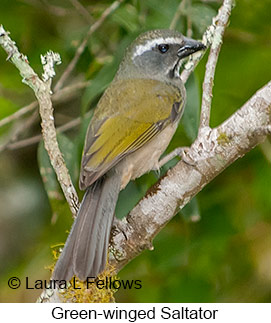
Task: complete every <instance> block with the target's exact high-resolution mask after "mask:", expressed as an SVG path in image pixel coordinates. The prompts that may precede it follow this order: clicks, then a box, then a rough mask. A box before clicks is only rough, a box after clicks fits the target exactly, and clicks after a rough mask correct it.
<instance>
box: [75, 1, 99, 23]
mask: <svg viewBox="0 0 271 323" xmlns="http://www.w3.org/2000/svg"><path fill="white" fill-rule="evenodd" d="M70 3H71V4H72V5H73V6H74V8H75V9H76V10H77V11H78V12H79V14H80V15H81V16H82V17H84V18H85V20H86V22H87V23H89V24H90V23H92V21H93V18H92V17H91V15H90V13H89V12H88V11H87V9H86V8H85V7H84V6H83V5H82V4H81V3H80V1H78V0H70Z"/></svg>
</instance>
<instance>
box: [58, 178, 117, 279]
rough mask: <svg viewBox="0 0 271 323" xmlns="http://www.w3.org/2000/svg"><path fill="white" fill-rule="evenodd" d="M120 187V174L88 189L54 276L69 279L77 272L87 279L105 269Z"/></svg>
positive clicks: (99, 180) (97, 182)
mask: <svg viewBox="0 0 271 323" xmlns="http://www.w3.org/2000/svg"><path fill="white" fill-rule="evenodd" d="M119 191H120V177H119V176H118V175H117V174H110V175H108V176H104V177H103V178H100V179H98V180H97V181H96V182H95V183H94V184H93V185H92V186H91V187H89V188H88V189H87V191H86V193H85V196H84V198H83V201H82V203H81V207H80V209H79V212H78V215H77V217H76V219H75V221H74V224H73V226H72V229H71V232H70V234H69V236H68V239H67V241H66V243H65V246H64V249H63V251H62V253H61V255H60V257H59V259H58V261H57V263H56V266H55V269H54V273H53V277H52V278H53V279H57V280H62V279H63V280H66V281H68V280H70V279H71V278H72V277H73V276H74V275H76V276H77V277H79V278H80V279H81V280H85V279H86V277H96V276H97V275H98V274H99V273H100V272H102V271H103V269H104V267H105V264H106V259H107V250H108V243H109V236H110V231H111V226H112V222H113V218H114V212H115V207H116V203H117V199H118V194H119Z"/></svg>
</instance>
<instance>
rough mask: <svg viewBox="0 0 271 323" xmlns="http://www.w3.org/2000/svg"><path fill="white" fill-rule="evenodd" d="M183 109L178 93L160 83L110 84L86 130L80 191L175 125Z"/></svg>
mask: <svg viewBox="0 0 271 323" xmlns="http://www.w3.org/2000/svg"><path fill="white" fill-rule="evenodd" d="M182 106H183V100H182V96H181V93H180V90H179V89H178V88H177V87H174V86H168V85H167V84H165V83H162V82H159V81H155V80H145V79H136V80H125V81H117V82H114V83H113V84H111V86H110V87H109V88H108V90H107V91H106V92H105V93H104V95H103V97H102V98H101V100H100V101H99V103H98V106H97V109H96V111H95V113H94V116H93V118H92V120H91V124H90V126H89V129H88V133H87V136H86V141H85V148H84V154H83V158H82V166H81V176H80V187H81V189H84V188H86V187H88V186H89V185H91V184H92V183H93V182H94V181H96V180H97V179H98V178H99V177H100V176H102V175H103V174H105V173H106V172H107V171H108V170H109V169H110V168H112V167H113V166H114V165H116V164H117V163H118V162H119V161H120V160H121V159H122V158H123V157H124V156H126V155H127V154H130V153H132V152H134V151H135V150H137V149H138V148H140V147H141V146H142V145H144V144H145V143H146V142H148V141H150V140H151V139H152V138H153V137H154V136H155V135H156V134H157V133H159V132H160V131H161V130H162V129H164V128H165V127H166V126H167V125H168V124H169V123H170V122H174V121H175V119H176V116H178V115H179V114H180V113H181V110H182Z"/></svg>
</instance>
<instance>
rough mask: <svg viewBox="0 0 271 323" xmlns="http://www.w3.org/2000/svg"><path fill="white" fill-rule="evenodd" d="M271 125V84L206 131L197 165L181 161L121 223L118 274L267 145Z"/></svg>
mask: <svg viewBox="0 0 271 323" xmlns="http://www.w3.org/2000/svg"><path fill="white" fill-rule="evenodd" d="M270 125H271V82H270V83H268V84H267V85H266V86H264V87H263V88H262V89H261V90H259V91H258V92H257V93H256V94H255V95H254V96H253V97H252V98H251V99H250V100H249V101H247V103H245V104H244V106H243V107H242V108H240V109H239V110H238V111H237V112H236V113H234V114H233V115H232V116H231V117H230V118H229V119H228V120H226V121H225V122H224V123H223V124H221V125H220V126H219V127H217V128H215V129H210V128H205V129H207V130H206V131H205V132H202V134H201V136H200V137H198V138H197V140H196V141H195V142H194V143H193V145H192V146H191V149H190V151H189V153H188V155H187V157H188V158H190V159H191V165H189V164H187V163H185V162H183V161H180V162H179V163H178V164H177V165H176V166H175V167H174V168H172V169H170V170H169V171H168V173H167V174H166V176H165V177H163V178H162V179H161V180H160V181H159V182H158V183H157V184H155V185H154V186H153V187H152V189H151V190H150V191H149V193H147V195H146V196H145V197H144V198H143V199H142V200H141V201H140V202H139V203H138V204H137V205H136V207H135V208H134V209H133V210H132V211H131V212H130V214H129V215H128V216H127V217H126V218H125V219H123V220H122V221H120V222H119V224H117V226H116V229H115V232H114V234H113V238H112V251H113V254H114V256H115V259H113V257H112V259H111V263H112V264H113V265H115V266H116V268H117V270H120V269H121V268H122V267H123V266H124V265H125V264H126V263H127V262H129V261H130V260H132V259H133V258H135V257H136V256H137V255H139V254H140V253H141V252H142V250H143V249H146V248H148V249H151V248H152V247H151V246H152V240H153V239H154V237H155V236H156V235H157V234H158V232H159V231H161V229H162V228H163V227H164V226H165V225H166V224H167V222H168V221H170V219H172V217H173V216H174V215H175V214H176V213H177V212H178V211H179V210H180V209H181V208H183V207H184V206H185V205H186V204H187V203H188V202H189V201H190V200H191V199H192V197H193V196H195V195H196V194H197V193H198V192H200V191H201V190H202V188H203V187H204V186H205V185H207V184H208V183H209V182H210V181H211V180H212V179H213V178H214V177H216V176H217V175H218V174H220V173H221V172H222V171H223V170H224V169H225V168H226V167H228V166H229V165H230V164H232V163H233V162H234V161H235V160H236V159H238V158H240V157H242V156H243V155H244V154H245V153H247V152H248V151H250V150H251V149H252V148H253V147H255V146H256V145H257V144H259V143H260V142H262V141H263V140H264V138H265V136H266V134H267V133H270ZM122 232H125V235H124V234H123V233H122Z"/></svg>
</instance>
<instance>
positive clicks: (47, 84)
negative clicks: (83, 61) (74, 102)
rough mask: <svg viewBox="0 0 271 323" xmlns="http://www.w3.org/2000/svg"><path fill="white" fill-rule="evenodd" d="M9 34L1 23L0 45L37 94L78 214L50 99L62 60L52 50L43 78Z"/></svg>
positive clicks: (55, 160) (51, 149)
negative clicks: (52, 86) (59, 145)
mask: <svg viewBox="0 0 271 323" xmlns="http://www.w3.org/2000/svg"><path fill="white" fill-rule="evenodd" d="M8 34H9V33H8V32H6V31H5V29H4V28H3V26H0V46H1V47H2V48H3V49H4V50H5V51H6V53H7V55H8V59H10V61H11V62H12V63H13V64H14V65H15V66H16V67H17V69H18V70H19V72H20V74H21V76H22V81H23V83H25V84H27V85H28V86H29V87H31V88H32V90H33V91H34V93H35V96H36V98H37V100H38V102H39V107H40V109H39V111H40V116H41V127H42V135H43V139H44V146H45V148H46V150H47V152H48V155H49V158H50V161H51V164H52V166H53V168H54V170H55V172H56V175H57V179H58V182H59V184H60V186H61V188H62V190H63V193H64V195H65V198H66V200H67V202H68V204H69V206H70V209H71V211H72V213H73V214H74V215H76V214H77V211H78V208H79V199H78V196H77V193H76V191H75V188H74V186H73V184H72V181H71V178H70V175H69V172H68V169H67V167H66V165H65V162H64V159H63V156H62V153H61V151H60V150H59V147H58V143H57V139H56V131H55V125H54V117H53V106H52V101H51V80H52V77H53V76H54V74H55V72H54V69H53V65H54V64H55V63H59V62H60V57H59V55H58V54H55V53H53V52H49V53H47V54H46V55H45V56H43V57H41V58H42V62H43V69H44V73H43V81H42V80H41V79H40V78H39V77H38V75H37V74H36V73H35V71H34V70H33V69H32V68H31V66H30V65H29V62H28V60H27V57H26V56H25V55H23V54H21V53H20V52H19V50H18V48H17V46H16V44H15V42H14V41H12V40H11V38H10V37H9V35H8Z"/></svg>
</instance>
